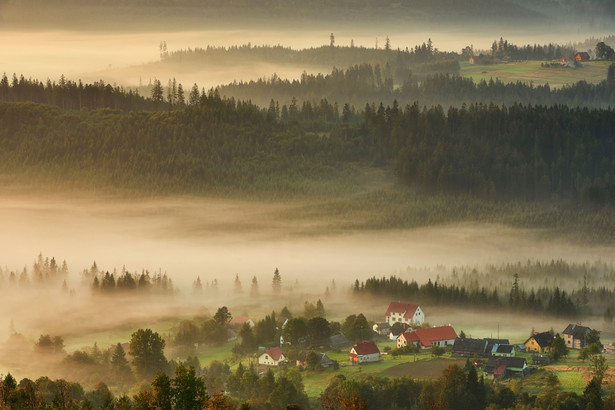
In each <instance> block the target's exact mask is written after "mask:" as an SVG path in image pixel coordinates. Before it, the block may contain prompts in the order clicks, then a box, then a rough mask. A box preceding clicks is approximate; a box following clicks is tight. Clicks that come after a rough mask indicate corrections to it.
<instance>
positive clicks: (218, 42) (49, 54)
mask: <svg viewBox="0 0 615 410" xmlns="http://www.w3.org/2000/svg"><path fill="white" fill-rule="evenodd" d="M271 27H272V26H271V25H269V26H268V27H267V28H250V29H246V28H245V27H244V28H241V27H239V28H235V29H227V30H221V29H212V30H191V31H158V32H156V31H146V32H111V31H110V32H100V31H98V32H72V31H62V30H56V31H46V32H38V31H37V32H31V31H16V30H12V31H6V30H5V31H0V53H1V54H2V56H3V61H4V65H3V68H2V70H3V71H4V72H6V73H7V75H9V76H11V75H12V74H13V73H16V74H17V75H18V76H19V75H20V74H23V75H24V76H25V77H32V78H38V79H41V80H44V79H46V78H49V79H51V80H52V81H57V80H58V79H59V78H60V76H61V75H65V76H66V77H67V78H71V79H75V80H76V79H82V80H83V81H85V82H91V81H98V80H101V79H102V80H104V81H106V82H111V83H116V84H118V85H125V86H138V85H139V84H143V85H147V84H148V83H149V81H150V80H153V78H158V79H160V80H162V81H163V82H166V80H167V79H169V78H172V77H176V78H177V80H178V81H180V82H182V83H183V84H184V87H186V88H189V87H190V86H191V85H192V84H193V83H197V84H198V85H199V86H200V87H205V88H209V87H215V86H217V85H220V84H228V83H230V82H232V81H242V80H243V81H249V80H256V79H258V78H262V77H269V76H271V75H272V74H273V73H277V74H278V76H279V77H281V78H289V79H294V78H299V77H300V75H301V73H302V72H303V71H304V70H306V71H307V72H311V70H313V71H316V69H319V70H320V67H313V68H310V67H298V66H287V67H282V66H275V67H274V66H270V65H267V64H266V62H264V63H263V64H258V65H243V66H242V65H226V66H220V67H206V68H203V67H201V68H198V67H187V68H184V69H183V70H182V69H181V68H179V69H178V67H173V69H172V70H171V69H170V68H166V69H165V67H164V66H158V65H155V64H149V63H155V62H158V61H159V60H160V52H161V50H160V44H161V42H165V43H166V45H167V47H168V50H169V51H172V50H179V49H187V48H193V49H194V48H198V47H200V48H206V47H207V46H217V47H219V46H224V47H229V46H237V45H243V44H248V43H251V44H252V45H281V46H284V47H292V48H294V49H302V48H310V47H320V46H322V45H328V44H329V43H330V35H331V34H332V33H333V34H334V36H335V44H336V45H343V46H349V45H350V44H351V42H352V43H353V44H354V45H355V46H357V47H361V46H364V47H375V46H376V45H378V46H379V47H380V48H383V47H384V44H385V41H386V38H387V37H388V38H389V39H390V45H391V48H392V49H393V50H395V49H398V48H399V49H405V48H406V47H410V48H412V47H414V46H415V45H417V44H421V43H423V42H425V41H427V39H428V38H431V40H432V41H433V44H434V46H435V47H437V48H438V49H440V50H446V51H456V52H459V51H460V50H461V49H462V48H463V47H466V46H468V45H473V46H474V49H475V50H481V49H483V50H486V49H489V48H490V47H491V43H492V42H493V40H494V39H496V38H499V37H502V36H503V37H504V38H506V39H507V40H508V41H511V42H513V43H515V44H546V43H550V42H552V43H557V44H566V43H568V42H572V43H574V42H578V41H582V40H585V39H586V38H587V37H590V36H594V37H602V36H605V35H608V34H610V32H608V31H600V32H597V31H596V30H595V29H592V28H581V27H579V28H578V30H576V31H575V32H574V33H571V32H570V31H569V30H564V31H558V30H557V29H556V28H554V27H549V28H548V30H544V31H537V30H534V29H532V30H524V31H520V30H519V29H518V27H517V26H515V27H504V26H503V27H501V28H500V31H498V32H494V31H493V29H490V30H489V31H486V29H483V28H480V27H478V28H476V27H473V28H468V27H467V25H464V26H451V25H445V26H436V27H433V28H430V29H429V30H428V29H426V28H425V27H420V28H414V27H393V28H392V27H391V26H390V25H387V26H386V27H384V26H377V25H370V26H365V25H361V26H357V25H351V24H342V25H340V26H336V27H326V28H323V27H316V28H311V29H306V28H304V27H298V28H297V29H296V30H285V29H283V28H280V29H272V28H271ZM358 63H361V62H357V64H358ZM331 68H332V67H324V69H322V70H320V71H321V72H329V71H330V70H331Z"/></svg>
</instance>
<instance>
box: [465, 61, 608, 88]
mask: <svg viewBox="0 0 615 410" xmlns="http://www.w3.org/2000/svg"><path fill="white" fill-rule="evenodd" d="M543 63H550V61H520V62H511V63H505V64H491V65H478V64H469V63H468V62H463V63H461V72H460V74H461V75H462V76H463V77H471V78H472V79H473V80H474V81H475V82H479V81H481V80H485V81H489V80H490V79H494V80H495V79H496V78H499V79H500V80H501V81H503V82H505V83H509V82H515V81H521V82H524V83H530V81H531V82H533V83H534V85H545V84H547V83H548V84H549V85H550V86H551V87H555V88H559V87H562V86H563V85H566V84H573V83H576V82H578V81H581V80H584V81H587V82H588V83H591V84H597V83H599V82H601V81H603V80H604V79H605V78H606V73H607V70H608V66H609V64H610V63H609V62H607V61H589V62H585V63H583V64H582V67H579V68H560V67H554V68H543V67H541V64H543Z"/></svg>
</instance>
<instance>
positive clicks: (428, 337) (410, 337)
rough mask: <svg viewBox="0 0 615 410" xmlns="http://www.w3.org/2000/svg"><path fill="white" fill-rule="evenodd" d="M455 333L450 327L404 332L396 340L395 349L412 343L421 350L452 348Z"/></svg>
mask: <svg viewBox="0 0 615 410" xmlns="http://www.w3.org/2000/svg"><path fill="white" fill-rule="evenodd" d="M455 339H457V333H456V332H455V329H453V328H452V327H451V326H438V327H426V328H423V329H415V330H413V331H412V332H404V333H402V334H401V335H399V337H398V338H397V347H398V348H401V347H404V346H407V345H408V344H410V343H412V344H414V345H417V346H420V347H421V348H423V349H426V348H429V347H433V346H439V347H447V346H453V344H454V343H455Z"/></svg>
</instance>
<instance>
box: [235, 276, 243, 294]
mask: <svg viewBox="0 0 615 410" xmlns="http://www.w3.org/2000/svg"><path fill="white" fill-rule="evenodd" d="M241 292H242V289H241V281H240V280H239V274H238V273H236V274H235V293H241Z"/></svg>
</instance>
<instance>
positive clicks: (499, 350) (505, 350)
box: [492, 345, 515, 354]
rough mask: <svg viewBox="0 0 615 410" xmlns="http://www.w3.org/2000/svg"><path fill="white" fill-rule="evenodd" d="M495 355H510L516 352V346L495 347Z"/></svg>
mask: <svg viewBox="0 0 615 410" xmlns="http://www.w3.org/2000/svg"><path fill="white" fill-rule="evenodd" d="M493 349H494V351H492V352H493V353H502V354H510V353H512V352H513V351H514V350H515V346H513V345H495V346H494V347H493Z"/></svg>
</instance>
